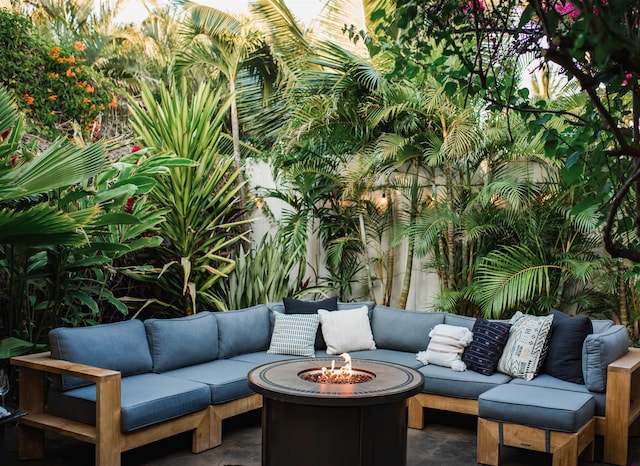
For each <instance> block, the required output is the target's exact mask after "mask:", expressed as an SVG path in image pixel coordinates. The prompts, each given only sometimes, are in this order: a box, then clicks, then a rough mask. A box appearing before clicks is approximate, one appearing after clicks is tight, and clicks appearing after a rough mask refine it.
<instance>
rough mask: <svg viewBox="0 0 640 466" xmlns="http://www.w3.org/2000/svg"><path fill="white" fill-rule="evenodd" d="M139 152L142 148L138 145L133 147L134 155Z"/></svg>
mask: <svg viewBox="0 0 640 466" xmlns="http://www.w3.org/2000/svg"><path fill="white" fill-rule="evenodd" d="M139 150H140V146H139V145H138V144H136V145H135V146H133V149H131V153H132V154H133V153H134V152H138V151H139Z"/></svg>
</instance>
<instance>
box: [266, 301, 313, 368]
mask: <svg viewBox="0 0 640 466" xmlns="http://www.w3.org/2000/svg"><path fill="white" fill-rule="evenodd" d="M273 314H274V316H275V319H276V320H275V324H274V326H273V334H272V335H271V345H270V346H269V349H268V350H267V353H271V354H289V355H292V356H305V357H310V358H313V357H315V355H316V353H315V348H314V344H315V342H316V331H317V330H318V324H319V323H320V317H319V316H318V314H282V313H280V312H274V313H273Z"/></svg>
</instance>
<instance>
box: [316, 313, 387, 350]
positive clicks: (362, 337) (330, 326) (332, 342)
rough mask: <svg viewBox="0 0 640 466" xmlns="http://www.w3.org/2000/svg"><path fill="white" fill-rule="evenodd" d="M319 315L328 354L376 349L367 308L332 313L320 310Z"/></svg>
mask: <svg viewBox="0 0 640 466" xmlns="http://www.w3.org/2000/svg"><path fill="white" fill-rule="evenodd" d="M318 315H319V316H320V325H321V326H322V336H323V337H324V340H325V341H326V342H327V354H342V353H346V352H349V351H360V350H374V349H376V343H375V342H374V341H373V333H371V323H370V322H369V308H368V307H367V306H363V307H359V308H356V309H347V310H344V311H332V312H329V311H326V310H324V309H320V310H318Z"/></svg>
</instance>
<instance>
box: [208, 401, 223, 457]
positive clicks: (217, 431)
mask: <svg viewBox="0 0 640 466" xmlns="http://www.w3.org/2000/svg"><path fill="white" fill-rule="evenodd" d="M209 412H210V415H209V416H210V418H211V419H210V426H211V427H210V429H211V448H214V447H219V446H220V445H222V417H220V416H219V415H218V413H217V412H216V408H215V407H214V406H209Z"/></svg>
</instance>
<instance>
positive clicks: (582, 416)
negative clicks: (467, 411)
mask: <svg viewBox="0 0 640 466" xmlns="http://www.w3.org/2000/svg"><path fill="white" fill-rule="evenodd" d="M594 409H595V401H594V400H593V397H592V396H591V395H588V394H586V393H577V392H567V391H564V390H555V389H552V388H541V387H533V386H525V385H512V384H507V385H502V386H500V387H496V388H494V389H492V390H489V391H487V392H485V393H483V394H482V395H480V397H479V398H478V416H479V417H481V418H484V419H491V420H494V421H502V422H508V423H512V424H519V425H524V426H530V427H537V428H539V429H549V430H553V431H557V432H577V431H578V430H580V429H581V428H582V426H584V425H585V424H586V423H587V422H588V421H589V420H591V418H592V417H593V413H594Z"/></svg>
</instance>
